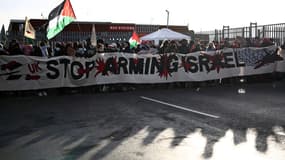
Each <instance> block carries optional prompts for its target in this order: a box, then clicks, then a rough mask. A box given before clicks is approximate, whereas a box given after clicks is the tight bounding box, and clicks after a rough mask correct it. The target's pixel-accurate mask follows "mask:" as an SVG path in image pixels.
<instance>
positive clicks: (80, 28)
mask: <svg viewBox="0 0 285 160" xmlns="http://www.w3.org/2000/svg"><path fill="white" fill-rule="evenodd" d="M24 23H25V21H24V20H11V21H10V25H9V29H8V33H9V35H8V38H9V39H10V40H11V39H17V40H19V41H24V37H23V30H24V28H23V26H24ZM30 23H31V24H32V26H33V27H34V28H35V30H36V39H37V41H41V40H46V37H45V35H46V30H45V28H46V27H47V24H48V21H47V20H44V19H31V20H30ZM93 25H95V28H96V36H97V39H103V40H104V41H105V42H106V43H111V42H117V41H128V40H129V38H130V37H131V35H132V32H133V31H134V30H135V31H136V32H137V33H138V34H139V36H143V35H146V34H148V33H151V32H154V31H156V30H158V29H160V28H164V27H166V26H165V25H145V24H134V23H111V22H73V23H71V24H70V25H68V26H67V27H65V29H64V30H63V31H62V32H61V33H59V34H58V35H57V36H56V37H55V38H53V39H51V40H50V41H65V42H66V41H82V40H86V39H88V38H90V36H91V31H92V26H93ZM169 28H170V29H173V30H174V31H177V32H180V33H183V34H187V35H189V34H190V33H191V32H189V30H188V26H169Z"/></svg>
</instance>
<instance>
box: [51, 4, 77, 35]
mask: <svg viewBox="0 0 285 160" xmlns="http://www.w3.org/2000/svg"><path fill="white" fill-rule="evenodd" d="M75 19H76V16H75V13H74V11H73V8H72V5H71V3H70V1H69V0H64V1H63V2H62V3H61V4H60V5H58V6H57V7H56V8H54V9H53V10H52V11H51V12H50V14H49V16H48V20H49V24H48V28H47V38H48V39H51V38H53V37H54V36H56V35H57V34H58V33H59V32H61V31H62V30H63V29H64V27H65V26H67V25H69V24H70V23H71V22H72V21H74V20H75Z"/></svg>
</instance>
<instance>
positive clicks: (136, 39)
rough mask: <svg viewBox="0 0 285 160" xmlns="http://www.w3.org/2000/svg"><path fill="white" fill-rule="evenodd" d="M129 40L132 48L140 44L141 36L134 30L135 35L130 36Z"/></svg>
mask: <svg viewBox="0 0 285 160" xmlns="http://www.w3.org/2000/svg"><path fill="white" fill-rule="evenodd" d="M129 42H130V48H131V49H132V48H135V47H137V45H138V44H140V38H139V36H138V35H137V33H136V32H135V31H134V32H133V35H132V37H131V38H130V40H129Z"/></svg>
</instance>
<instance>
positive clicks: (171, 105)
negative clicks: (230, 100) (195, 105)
mask: <svg viewBox="0 0 285 160" xmlns="http://www.w3.org/2000/svg"><path fill="white" fill-rule="evenodd" d="M140 98H142V99H145V100H148V101H152V102H156V103H160V104H164V105H166V106H170V107H174V108H177V109H181V110H184V111H188V112H192V113H197V114H200V115H203V116H208V117H211V118H220V117H219V116H215V115H212V114H208V113H204V112H200V111H196V110H193V109H189V108H185V107H182V106H178V105H175V104H171V103H167V102H163V101H160V100H156V99H153V98H148V97H144V96H140Z"/></svg>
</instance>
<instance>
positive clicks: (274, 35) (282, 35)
mask: <svg viewBox="0 0 285 160" xmlns="http://www.w3.org/2000/svg"><path fill="white" fill-rule="evenodd" d="M198 34H208V35H209V40H210V41H213V40H215V41H221V40H222V39H235V38H237V37H242V38H251V39H252V38H270V39H272V40H273V41H274V42H275V43H276V44H277V45H282V44H283V43H284V41H285V23H279V24H268V25H259V26H258V25H257V23H250V25H249V26H247V27H238V28H230V26H223V29H221V30H218V29H216V30H214V31H204V32H203V31H202V32H199V33H198Z"/></svg>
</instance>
